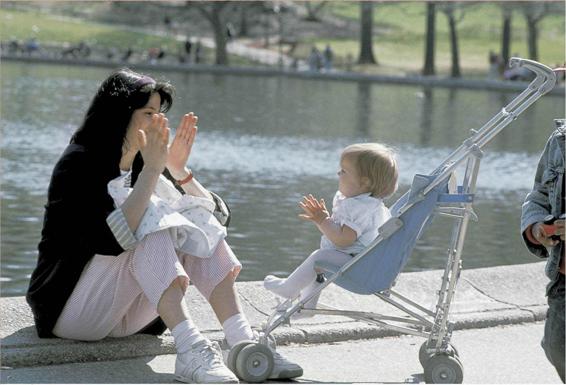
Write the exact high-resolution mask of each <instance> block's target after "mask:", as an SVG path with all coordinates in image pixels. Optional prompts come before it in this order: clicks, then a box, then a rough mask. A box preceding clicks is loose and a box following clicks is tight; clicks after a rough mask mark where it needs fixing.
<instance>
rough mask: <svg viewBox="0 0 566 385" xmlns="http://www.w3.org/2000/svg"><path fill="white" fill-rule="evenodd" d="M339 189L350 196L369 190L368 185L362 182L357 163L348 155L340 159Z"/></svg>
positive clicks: (346, 195)
mask: <svg viewBox="0 0 566 385" xmlns="http://www.w3.org/2000/svg"><path fill="white" fill-rule="evenodd" d="M338 190H340V192H341V193H342V194H344V196H345V197H348V198H350V197H355V196H356V195H360V194H363V193H366V192H368V191H367V187H366V186H365V185H364V184H363V183H362V180H361V178H360V176H359V174H358V170H357V169H356V167H355V163H354V162H353V161H352V160H351V159H348V158H347V157H344V158H342V160H341V161H340V170H339V171H338Z"/></svg>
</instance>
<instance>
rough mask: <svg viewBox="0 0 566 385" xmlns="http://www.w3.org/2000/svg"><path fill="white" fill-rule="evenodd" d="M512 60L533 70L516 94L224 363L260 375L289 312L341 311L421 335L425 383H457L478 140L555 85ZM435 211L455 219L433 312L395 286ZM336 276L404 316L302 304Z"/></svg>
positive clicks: (536, 68)
mask: <svg viewBox="0 0 566 385" xmlns="http://www.w3.org/2000/svg"><path fill="white" fill-rule="evenodd" d="M510 64H511V66H517V67H524V68H527V69H529V70H530V71H532V72H533V73H534V74H535V75H536V77H535V79H534V80H533V81H532V82H531V83H530V84H529V86H528V87H527V89H525V90H524V91H523V92H522V93H521V94H520V95H518V96H517V97H516V98H515V99H513V100H512V101H511V102H510V103H509V104H508V105H507V106H505V107H504V108H502V109H501V111H500V112H498V113H497V114H496V115H495V116H494V117H493V118H492V119H491V120H489V121H488V122H487V123H485V125H484V126H483V127H482V128H480V129H479V130H477V131H476V130H472V135H471V137H469V138H468V139H466V140H465V141H464V142H463V143H462V145H460V147H458V148H457V149H456V150H455V151H454V152H452V153H451V154H450V155H449V156H448V157H447V158H446V159H445V160H444V161H443V162H442V163H441V164H440V166H438V167H437V168H436V169H435V170H434V171H433V172H432V173H430V174H429V175H418V174H417V175H415V177H414V179H413V182H412V184H411V187H410V189H409V191H408V192H406V193H405V194H404V195H403V196H402V197H401V198H400V199H399V200H398V201H397V202H396V203H395V204H394V205H393V206H392V207H391V208H390V211H391V214H392V217H391V218H390V219H389V220H388V221H387V222H386V223H385V224H383V225H382V226H381V227H380V229H379V235H378V237H377V238H376V239H375V240H374V241H373V242H372V243H371V245H369V246H368V247H367V248H366V249H365V250H364V251H362V252H360V253H359V254H357V255H356V256H355V257H353V258H352V259H351V260H350V261H348V262H347V263H346V264H345V265H343V266H334V265H332V264H329V263H318V264H317V265H316V266H315V267H316V269H317V270H318V271H324V275H325V277H326V280H325V281H324V282H322V283H321V284H320V285H319V287H318V288H317V289H316V290H314V291H313V292H312V293H311V294H310V295H308V296H307V297H305V298H300V299H299V298H294V299H290V300H288V301H287V302H285V303H284V305H286V306H279V307H278V308H277V309H276V310H275V311H274V313H273V314H272V315H271V316H270V317H269V318H268V320H267V322H266V323H265V325H264V326H263V330H262V331H261V332H260V338H259V342H252V341H244V342H240V343H239V344H237V345H235V346H234V347H233V348H232V349H231V351H230V352H229V355H228V366H229V367H230V369H232V370H233V371H234V373H236V375H237V376H238V377H239V378H240V379H242V380H244V381H246V382H262V381H264V380H265V379H267V378H268V376H269V375H270V374H271V370H272V368H273V355H272V353H271V350H270V349H269V348H268V346H267V345H268V344H272V343H273V337H272V336H270V333H271V332H273V330H274V329H275V328H277V327H278V326H280V325H282V324H288V323H290V318H291V316H292V315H293V314H295V313H296V312H298V311H300V312H301V313H303V314H304V313H311V314H326V315H338V316H346V317H350V318H353V319H355V320H359V321H364V322H367V323H370V324H374V325H378V326H381V327H384V328H388V329H392V330H394V331H397V332H402V333H405V334H411V335H415V336H420V337H424V338H426V341H425V342H424V343H423V344H422V346H421V347H420V350H419V361H420V363H421V365H422V366H423V368H424V377H425V381H426V382H427V383H461V382H462V381H463V365H462V362H461V361H460V358H459V356H458V351H457V350H456V348H455V347H454V346H453V345H452V344H451V343H450V338H451V335H452V330H453V324H452V323H451V322H449V320H448V316H449V311H450V304H451V301H452V298H453V297H454V293H455V290H456V284H457V282H458V278H459V276H460V271H461V269H462V263H461V256H462V249H463V246H464V240H465V237H466V230H467V226H468V221H469V219H470V218H471V219H473V220H475V221H477V216H476V214H475V213H474V211H473V206H472V205H473V202H474V195H475V191H476V180H477V176H478V172H479V166H480V161H481V158H482V155H483V152H482V147H484V146H485V145H486V144H488V143H489V142H490V141H491V140H492V139H493V138H494V137H495V136H496V135H497V134H498V133H499V132H500V131H501V130H502V129H503V128H505V127H506V126H507V125H508V124H509V123H511V122H512V121H513V120H515V119H516V118H517V117H518V116H519V115H520V114H521V113H522V112H523V111H524V110H525V109H527V107H529V106H530V105H531V104H533V103H534V102H535V101H536V100H538V99H539V98H540V97H541V96H542V95H544V94H546V93H547V92H549V91H550V90H552V88H553V87H554V84H555V82H556V75H555V74H554V72H553V71H552V70H551V69H550V68H548V67H546V66H544V65H542V64H540V63H537V62H535V61H531V60H525V59H520V58H511V61H510ZM458 166H465V172H464V175H463V179H462V183H461V185H459V186H458V185H457V180H456V176H455V172H454V171H455V169H456V168H457V167H458ZM435 214H438V215H442V216H447V217H450V218H453V220H454V221H453V223H454V226H453V232H452V238H451V241H450V247H449V250H448V261H447V263H446V267H445V269H444V274H443V277H442V282H441V287H440V290H439V292H438V301H437V304H436V311H435V312H434V311H430V310H429V309H427V308H425V307H424V306H421V305H419V304H417V303H416V302H414V301H412V300H410V299H409V298H407V297H405V296H403V295H401V294H400V293H398V292H396V291H394V290H392V286H393V285H394V283H395V280H396V278H397V276H398V274H399V273H400V272H401V270H402V269H403V267H404V266H405V263H406V262H407V260H408V258H409V256H410V255H411V253H412V250H413V248H414V246H415V243H416V241H417V240H418V239H419V238H420V236H421V234H422V233H423V231H424V230H425V228H426V227H427V226H428V224H429V223H430V222H431V221H432V219H433V217H434V215H435ZM331 283H334V284H336V285H338V286H340V287H342V288H343V289H346V290H348V291H351V292H353V293H357V294H365V295H370V294H371V295H375V296H376V297H378V298H380V299H381V300H383V301H385V302H386V303H388V304H390V305H392V306H394V307H395V308H397V309H398V310H400V311H401V312H402V313H403V314H406V315H404V316H385V315H381V314H376V313H370V312H360V311H345V310H339V309H334V308H332V307H329V306H325V305H322V304H321V305H319V306H317V308H315V309H308V308H304V305H305V303H307V302H308V301H309V300H310V299H311V298H313V297H314V296H316V295H318V294H319V293H320V292H321V291H322V290H324V289H325V288H326V287H327V286H328V285H330V284H331Z"/></svg>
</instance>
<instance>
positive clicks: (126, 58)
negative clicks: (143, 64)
mask: <svg viewBox="0 0 566 385" xmlns="http://www.w3.org/2000/svg"><path fill="white" fill-rule="evenodd" d="M133 54H134V50H133V49H132V47H128V49H127V50H126V52H124V55H122V61H123V62H128V61H129V60H130V58H131V57H132V55H133Z"/></svg>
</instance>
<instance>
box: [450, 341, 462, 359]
mask: <svg viewBox="0 0 566 385" xmlns="http://www.w3.org/2000/svg"><path fill="white" fill-rule="evenodd" d="M447 353H448V354H449V355H451V356H456V357H457V358H460V354H458V349H456V346H454V345H452V344H448V350H447Z"/></svg>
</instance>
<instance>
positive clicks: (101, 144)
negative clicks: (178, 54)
mask: <svg viewBox="0 0 566 385" xmlns="http://www.w3.org/2000/svg"><path fill="white" fill-rule="evenodd" d="M154 92H157V93H158V94H159V96H160V97H161V106H160V107H161V108H160V110H161V112H167V111H168V110H169V108H171V104H172V103H173V95H174V89H173V86H172V85H171V84H170V83H168V82H156V81H155V80H153V79H152V78H150V77H148V76H144V75H142V74H139V73H136V72H134V71H132V70H130V69H127V68H125V69H121V70H118V71H116V72H114V73H112V74H111V75H110V76H109V77H108V78H107V79H106V80H104V82H102V84H101V85H100V87H99V88H98V91H97V92H96V95H95V96H94V99H93V100H92V102H91V104H90V107H89V108H88V111H87V113H86V115H85V118H84V121H83V123H82V124H81V125H80V127H79V128H78V129H77V130H76V131H75V133H74V134H73V136H72V138H71V143H77V144H80V145H82V146H84V147H85V148H86V149H87V150H88V151H89V152H95V153H96V154H97V155H98V154H100V158H101V159H100V161H101V162H104V164H105V165H106V167H109V168H112V170H110V169H108V170H107V171H108V172H109V174H118V173H119V171H118V166H119V163H120V158H121V157H122V146H123V144H124V140H125V138H126V133H127V128H128V124H129V122H130V119H131V117H132V114H133V113H134V111H135V110H137V109H139V108H142V107H143V106H145V105H146V104H147V102H148V101H149V98H150V97H151V94H152V93H154ZM101 166H102V164H101ZM106 167H105V168H106Z"/></svg>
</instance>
